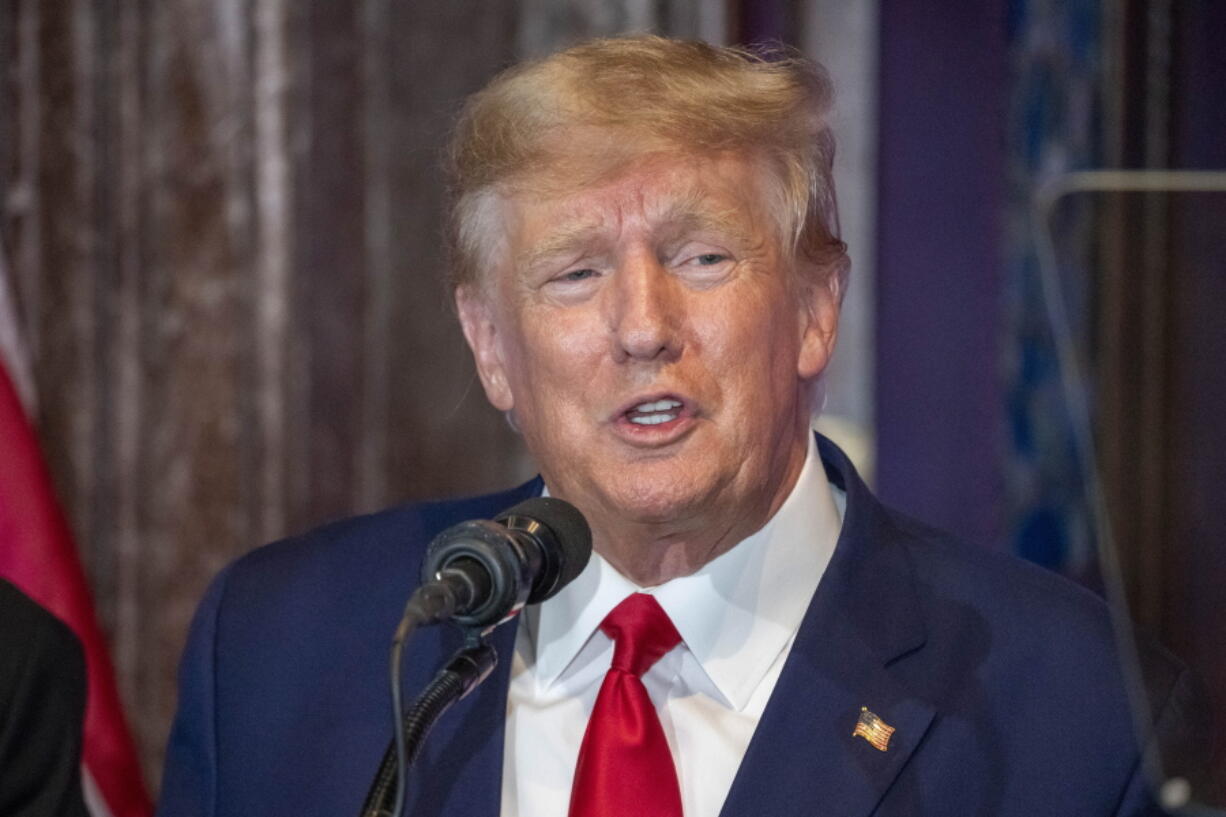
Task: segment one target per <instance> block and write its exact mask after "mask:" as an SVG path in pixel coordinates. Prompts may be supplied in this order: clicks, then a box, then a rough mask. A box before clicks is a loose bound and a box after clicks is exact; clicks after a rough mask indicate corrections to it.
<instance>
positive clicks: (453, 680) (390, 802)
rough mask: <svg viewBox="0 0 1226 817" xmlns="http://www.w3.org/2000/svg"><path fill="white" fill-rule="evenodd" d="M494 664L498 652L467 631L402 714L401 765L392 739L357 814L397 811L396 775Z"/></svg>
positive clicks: (388, 815) (380, 816)
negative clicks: (463, 643)
mask: <svg viewBox="0 0 1226 817" xmlns="http://www.w3.org/2000/svg"><path fill="white" fill-rule="evenodd" d="M497 663H498V654H497V653H496V652H495V651H494V648H493V647H491V646H490V645H489V644H486V643H485V642H484V641H483V640H482V638H481V634H480V632H479V631H478V630H470V631H469V632H468V635H467V639H466V643H465V645H464V646H463V647H461V648H460V649H459V650H457V651H456V652H455V654H454V655H452V656H451V659H450V660H449V661H448V662H447V664H446V666H444V667H443V668H442V669H441V670H439V672H438V674H437V675H435V676H434V679H433V680H432V681H430V683H429V684H428V685H427V686H426V688H425V689H424V690H422V692H421V694H420V695H418V696H417V699H416V700H414V701H413V705H412V706H411V707H410V708H409V711H408V712H407V713H406V714H405V716H404V721H403V722H402V723H401V725H400V728H401V732H402V735H403V740H404V753H405V761H404V767H403V768H401V769H397V768H396V767H397V762H396V756H397V752H396V741H395V740H392V741H391V743H389V744H388V747H387V751H385V752H384V753H383V762H382V763H380V764H379V771H378V772H377V773H376V774H375V779H374V782H373V783H372V784H371V787H370V792H369V793H368V794H367V795H366V802H365V803H363V804H362V812H361V817H392V815H395V814H397V808H398V805H399V804H398V803H397V802H396V801H397V783H398V780H399V777H400V775H401V774H407V773H408V770H409V767H410V766H412V765H413V761H414V760H416V759H417V755H418V753H419V752H420V751H421V747H422V744H423V743H424V742H425V739H426V737H427V735H429V734H430V730H431V729H432V728H433V726H434V724H435V722H436V721H438V719H439V718H440V717H442V715H443V713H444V712H446V711H447V710H448V709H450V708H451V705H452V704H454V703H455V702H456V701H458V700H460V699H461V698H463V697H464V696H465V695H467V694H468V693H469V692H470V691H472V689H473V688H474V687H475V686H477V684H479V683H481V682H482V681H484V680H485V679H486V677H488V676H489V674H490V672H491V671H492V670H493V669H494V666H495V665H496V664H497ZM400 788H401V789H403V788H404V786H400Z"/></svg>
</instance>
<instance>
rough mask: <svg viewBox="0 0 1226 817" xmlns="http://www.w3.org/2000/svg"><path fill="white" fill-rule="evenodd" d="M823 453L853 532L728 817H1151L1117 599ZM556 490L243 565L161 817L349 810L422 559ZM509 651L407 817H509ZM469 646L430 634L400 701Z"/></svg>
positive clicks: (174, 758) (419, 515) (206, 615)
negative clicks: (982, 540)
mask: <svg viewBox="0 0 1226 817" xmlns="http://www.w3.org/2000/svg"><path fill="white" fill-rule="evenodd" d="M820 450H821V454H822V459H823V462H824V464H825V467H826V471H827V473H828V475H829V477H830V480H831V481H832V483H834V484H835V485H838V486H839V487H841V488H843V489H844V490H845V491H846V492H847V510H846V515H845V518H844V522H843V530H842V534H841V536H840V538H839V542H838V546H837V547H836V550H835V554H834V557H833V559H832V561H831V563H830V566H829V568H828V569H827V572H826V574H825V576H824V577H823V578H822V580H821V583H820V586H819V587H818V589H817V592H816V594H815V595H814V597H813V600H812V602H811V604H810V606H809V610H808V612H807V614H806V616H805V619H804V622H803V624H802V626H801V629H800V631H799V634H798V636H797V638H796V641H795V644H794V646H793V648H792V651H791V654H790V656H789V658H788V660H787V664H786V666H785V668H784V670H783V673H782V675H781V677H780V679H779V682H778V684H777V686H776V688H775V691H774V694H773V695H772V697H771V700H770V702H769V704H768V706H767V708H766V711H765V712H764V713H763V716H762V720H761V722H760V723H759V725H758V728H757V731H756V732H755V733H754V736H753V739H752V741H751V743H750V746H749V749H748V751H747V752H746V755H745V757H744V760H743V762H742V764H741V767H740V770H739V772H738V774H737V776H736V779H735V781H734V783H733V785H732V789H731V791H730V792H729V795H728V799H727V801H726V803H725V805H724V809H723V814H724V815H726V816H727V817H734V815H736V816H738V817H739V816H740V815H745V816H746V817H748V815H838V817H866V816H867V815H881V816H882V817H884V816H885V815H942V816H944V815H984V816H985V817H987V816H989V815H990V816H991V817H1003V816H1004V815H1018V816H1019V817H1034V816H1035V815H1044V816H1045V817H1055V816H1057V815H1069V817H1094V816H1095V815H1114V814H1120V815H1135V814H1142V813H1149V812H1148V809H1149V808H1150V807H1149V805H1148V804H1149V798H1148V796H1147V794H1146V790H1145V786H1144V785H1143V783H1142V779H1141V776H1140V772H1139V764H1138V756H1139V753H1138V750H1137V747H1136V744H1135V741H1134V740H1133V735H1132V731H1131V726H1130V724H1131V721H1130V716H1129V710H1128V705H1127V700H1126V695H1125V690H1124V685H1123V682H1122V680H1121V677H1120V671H1119V669H1118V662H1117V660H1116V655H1115V650H1114V647H1113V646H1112V636H1111V627H1110V624H1109V621H1108V616H1107V611H1106V608H1105V607H1104V605H1103V604H1102V603H1101V602H1100V601H1099V600H1098V599H1097V598H1096V597H1094V596H1092V595H1091V594H1089V593H1087V592H1085V591H1083V590H1081V589H1079V588H1077V587H1075V586H1074V585H1072V584H1071V583H1069V582H1067V581H1065V580H1063V579H1061V578H1059V577H1057V576H1055V575H1053V574H1050V573H1047V572H1045V571H1043V570H1041V569H1039V568H1036V567H1033V566H1030V565H1027V564H1024V563H1022V562H1020V561H1017V560H1014V559H1011V558H1008V557H1004V556H1001V555H998V554H993V553H990V552H987V551H984V550H982V549H978V548H974V547H970V546H966V545H962V544H959V543H957V542H955V541H952V540H951V539H950V538H949V537H947V536H945V535H943V534H940V533H938V532H935V531H932V530H930V529H927V528H925V527H922V526H920V525H918V524H916V523H914V522H912V521H911V520H909V519H907V518H905V517H903V516H901V515H899V514H897V513H895V512H892V511H890V510H889V509H887V508H885V507H883V506H882V505H881V504H880V503H878V502H877V500H876V499H875V498H874V497H873V496H872V495H871V494H870V493H869V491H868V490H867V488H866V487H865V486H864V484H863V483H862V482H861V481H860V479H859V477H858V476H857V475H856V473H855V471H854V470H853V468H852V466H851V464H850V463H849V462H848V461H847V459H846V458H845V456H844V455H843V454H842V452H841V451H839V450H838V449H837V448H836V447H835V446H833V445H832V444H830V443H829V442H828V441H826V440H820ZM539 490H540V484H539V482H533V483H528V484H527V485H524V486H521V487H520V488H518V489H516V490H514V491H511V492H509V493H505V494H500V495H494V496H487V497H482V498H478V499H471V500H464V501H457V502H443V503H436V504H427V505H413V506H407V507H402V508H398V509H394V510H389V511H385V512H382V513H379V514H375V515H372V516H366V517H361V518H355V519H349V520H346V521H343V522H339V523H336V524H333V525H329V526H327V527H324V528H321V529H319V530H316V531H314V532H312V533H309V534H306V535H305V536H301V537H298V538H295V539H291V540H287V541H283V542H279V543H276V544H272V545H269V546H267V547H264V548H260V549H258V550H256V551H254V552H252V553H251V554H249V555H247V556H245V557H243V558H242V559H240V560H238V561H237V562H236V563H234V564H232V565H231V566H230V567H228V568H226V569H225V570H224V571H223V572H222V573H221V574H220V575H219V576H218V578H217V579H216V581H215V582H214V583H213V585H212V586H211V588H210V589H209V591H208V594H207V596H206V597H205V599H204V601H203V603H202V604H201V606H200V609H199V612H198V613H197V616H196V619H195V622H194V624H193V628H192V633H191V637H190V640H189V643H188V647H187V650H186V653H185V655H184V658H183V664H182V667H181V673H180V674H181V677H180V684H181V690H180V702H179V713H178V716H177V719H176V722H175V725H174V729H173V732H172V734H171V739H170V744H169V748H168V755H167V761H166V774H165V778H164V781H163V791H162V798H161V804H160V807H159V814H160V815H162V817H188V815H191V816H193V817H194V816H195V815H208V816H209V817H256V816H257V815H259V816H264V815H271V816H274V817H275V816H276V815H294V816H295V817H302V816H303V815H328V816H329V817H336V816H337V815H346V814H353V815H356V814H357V813H358V811H359V809H360V807H361V805H362V802H363V799H364V797H365V795H366V791H367V788H368V786H369V784H370V781H371V778H372V776H373V774H374V772H375V769H376V768H377V766H378V764H379V761H380V758H381V756H382V754H383V751H384V749H385V747H386V746H387V744H388V741H389V739H390V738H391V734H392V732H391V715H390V704H389V694H388V691H387V687H386V684H387V682H386V678H387V661H388V647H389V641H390V637H391V633H392V631H393V629H394V628H395V626H396V623H397V620H398V618H399V616H400V612H401V609H402V607H403V604H404V601H405V600H406V598H407V597H408V595H409V592H410V590H411V589H412V587H413V585H414V583H415V581H416V576H417V572H418V566H419V563H420V560H421V557H422V552H423V548H424V547H425V545H426V544H427V543H428V542H429V541H430V539H431V538H432V537H433V536H434V535H435V534H436V533H438V532H439V531H440V530H442V529H443V528H445V527H447V526H449V525H451V524H454V523H456V522H459V521H462V520H464V519H470V518H488V517H491V516H493V515H495V514H496V513H497V512H498V511H500V510H502V509H504V508H506V507H507V506H509V505H511V504H513V503H515V502H517V501H519V500H520V499H522V498H524V497H526V496H529V495H532V494H535V493H537V492H539ZM514 641H515V628H514V626H503V627H501V628H499V629H498V630H496V631H495V633H494V635H493V637H492V642H493V643H494V645H495V646H496V647H497V650H498V653H499V655H500V656H501V657H502V661H501V662H500V664H499V666H498V668H497V669H496V670H495V671H494V673H493V674H492V675H491V676H490V678H489V679H488V680H487V681H486V683H485V684H484V685H483V686H481V687H479V688H478V689H477V690H476V691H475V692H473V693H472V694H471V695H470V696H469V697H468V698H466V699H465V700H463V701H461V702H460V703H459V704H457V705H456V706H455V707H454V708H453V709H452V710H451V711H450V712H449V713H447V716H446V717H445V718H444V719H443V720H442V722H441V723H440V724H439V725H438V727H437V728H436V729H435V731H434V733H433V734H432V735H431V737H430V740H429V741H428V742H427V744H426V747H425V749H424V751H423V753H422V756H421V758H420V759H419V761H418V764H417V766H416V767H415V768H414V771H413V774H412V775H411V776H410V799H409V803H408V808H407V810H406V814H409V815H456V816H457V817H458V816H460V815H463V817H496V815H497V814H498V812H499V796H500V787H501V783H500V777H501V770H502V752H503V720H504V714H505V708H506V697H507V685H508V676H509V667H510V663H511V662H510V656H511V654H512V649H513V644H514ZM459 642H460V637H459V633H458V632H454V631H451V630H449V629H447V628H433V629H430V630H426V631H422V632H419V633H418V634H417V635H416V636H415V637H414V639H413V641H412V642H411V644H410V648H409V656H408V658H407V661H406V664H407V667H406V677H405V688H406V695H410V696H411V695H413V694H415V693H416V691H418V690H420V689H421V687H422V686H423V685H424V684H425V683H426V681H427V680H428V678H429V677H430V676H432V675H433V673H434V671H435V669H436V668H437V666H438V665H439V664H440V663H441V661H442V660H443V659H444V657H445V656H446V655H449V654H450V653H451V651H452V650H453V649H455V648H456V647H457V646H458V645H459ZM1172 681H1174V678H1172ZM1168 691H1169V690H1160V691H1159V692H1158V695H1159V697H1163V696H1165V695H1167V694H1168ZM861 707H867V708H868V709H870V710H872V711H873V712H875V713H877V715H879V716H880V717H881V718H882V719H883V720H885V721H886V722H887V723H888V724H890V725H892V726H893V727H894V728H895V730H896V731H895V732H894V734H893V737H892V738H891V740H890V742H889V744H888V748H887V750H886V751H884V752H883V751H880V750H878V749H876V748H874V747H873V746H871V745H870V744H869V743H868V742H867V741H866V740H864V739H863V738H861V737H854V736H853V734H852V733H853V730H854V727H855V724H856V721H857V717H858V716H859V714H860V711H861Z"/></svg>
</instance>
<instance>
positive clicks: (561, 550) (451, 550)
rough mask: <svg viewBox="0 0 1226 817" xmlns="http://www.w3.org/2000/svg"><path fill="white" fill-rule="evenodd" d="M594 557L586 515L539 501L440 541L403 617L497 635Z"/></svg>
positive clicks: (467, 525) (456, 529)
mask: <svg viewBox="0 0 1226 817" xmlns="http://www.w3.org/2000/svg"><path fill="white" fill-rule="evenodd" d="M591 555H592V531H591V529H590V528H588V524H587V520H585V519H584V518H583V515H582V514H581V513H579V511H578V510H577V509H576V508H575V507H574V506H573V505H571V504H570V503H569V502H564V501H562V500H561V499H557V498H555V497H534V498H533V499H529V500H526V501H524V502H521V503H519V504H518V505H516V506H514V507H512V508H509V509H507V510H505V511H503V512H502V513H500V514H499V515H498V516H496V517H495V518H494V520H493V521H487V520H484V519H476V520H470V521H468V522H461V523H460V524H458V525H454V526H453V527H450V528H448V529H447V530H445V531H443V532H442V533H440V534H439V535H438V536H436V537H435V538H434V541H433V542H431V543H430V546H429V547H428V548H427V549H426V558H425V560H424V561H423V563H422V566H421V580H422V585H421V587H419V588H418V589H417V592H416V593H414V594H413V598H412V599H410V600H409V604H408V606H407V607H406V608H405V615H406V617H407V616H412V618H413V619H415V621H416V623H418V624H429V623H433V622H437V621H443V620H446V619H451V620H453V621H455V622H456V623H458V624H460V625H462V626H464V627H477V628H481V629H491V628H493V627H495V626H497V625H498V624H501V623H502V622H504V621H506V620H507V619H508V618H510V617H511V616H513V615H514V614H515V613H517V612H518V611H519V610H520V609H521V608H522V607H523V606H524V605H525V604H537V603H538V602H542V601H544V600H545V599H547V598H550V597H551V596H553V595H554V594H555V593H557V592H558V591H559V590H561V589H562V588H563V587H564V586H566V585H567V584H569V583H570V582H572V581H574V579H575V578H576V577H577V576H578V575H579V574H580V573H581V572H583V568H584V567H585V566H587V562H588V559H589V558H590V557H591Z"/></svg>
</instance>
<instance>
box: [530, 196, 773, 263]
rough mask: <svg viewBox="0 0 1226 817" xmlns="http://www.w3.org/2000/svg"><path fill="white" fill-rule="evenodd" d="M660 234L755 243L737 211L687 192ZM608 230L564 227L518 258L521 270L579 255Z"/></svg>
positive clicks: (663, 220) (591, 224)
mask: <svg viewBox="0 0 1226 817" xmlns="http://www.w3.org/2000/svg"><path fill="white" fill-rule="evenodd" d="M657 221H658V224H659V226H658V228H657V232H658V233H661V234H663V235H664V236H665V237H666V238H677V237H681V236H684V235H688V234H690V233H695V232H715V233H720V234H723V235H726V236H728V237H729V239H731V240H732V241H733V242H736V243H737V244H739V245H740V246H741V247H749V246H751V245H752V244H753V239H752V236H751V232H750V229H749V225H748V223H747V221H748V219H746V218H745V217H744V215H743V214H741V213H740V212H739V211H738V210H736V209H734V208H725V209H716V208H713V207H712V206H711V203H710V200H709V199H708V198H707V197H705V196H703V195H702V194H700V193H698V192H697V191H688V192H686V193H684V194H682V195H681V196H678V197H677V198H675V199H673V200H672V201H671V202H669V203H668V205H667V207H666V208H665V209H664V210H663V212H662V213H661V214H660V216H659V217H658V219H657ZM604 229H605V223H604V222H603V221H602V220H600V219H593V218H581V219H577V220H575V221H574V222H571V223H564V224H562V225H561V226H559V227H558V228H557V229H556V230H554V231H553V232H552V233H550V234H549V235H547V236H545V237H544V238H542V239H541V240H540V241H538V242H536V243H535V244H534V245H533V246H532V247H529V248H527V249H525V250H524V251H522V252H520V253H519V254H518V255H517V256H516V258H515V265H516V267H517V268H518V269H521V270H528V271H531V270H533V269H536V268H537V267H538V266H540V265H542V264H544V263H546V262H548V261H550V260H552V259H555V258H558V257H564V256H569V255H578V254H580V253H581V252H582V251H583V250H584V249H585V248H587V247H590V246H591V245H592V244H594V243H596V242H597V241H598V240H599V239H600V237H601V234H602V232H603V231H604Z"/></svg>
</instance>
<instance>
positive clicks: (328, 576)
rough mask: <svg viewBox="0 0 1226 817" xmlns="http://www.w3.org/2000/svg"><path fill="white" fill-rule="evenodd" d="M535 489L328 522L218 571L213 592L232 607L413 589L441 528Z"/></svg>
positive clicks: (483, 513) (498, 507)
mask: <svg viewBox="0 0 1226 817" xmlns="http://www.w3.org/2000/svg"><path fill="white" fill-rule="evenodd" d="M537 491H539V483H538V482H537V481H535V480H534V481H532V482H529V483H526V484H524V485H521V486H519V487H517V488H515V489H513V490H511V491H507V492H503V493H496V494H487V495H484V496H478V497H467V498H462V499H452V500H439V501H432V502H421V503H407V504H403V505H398V506H395V507H392V508H388V509H385V510H382V511H377V512H375V513H370V514H364V515H361V516H353V517H348V518H345V519H340V520H337V521H335V522H330V523H328V524H325V525H322V526H320V527H318V528H315V529H313V530H310V531H308V532H306V533H302V534H299V535H296V536H292V537H288V538H286V539H282V540H279V541H276V542H272V543H270V544H267V545H263V546H261V547H258V548H256V549H254V550H252V551H250V552H249V553H247V554H245V555H244V556H241V557H239V558H238V559H236V560H235V561H234V562H232V563H231V564H230V565H229V566H227V567H226V568H225V569H224V570H223V571H222V572H221V573H220V574H219V575H218V577H217V579H216V580H215V584H216V585H220V587H215V588H214V590H213V592H214V593H216V594H217V595H219V596H221V595H224V597H225V605H224V606H226V607H231V606H233V605H235V604H243V605H249V604H254V605H261V604H281V603H284V602H285V596H287V595H290V596H295V597H302V596H307V597H312V598H313V599H314V600H315V601H316V602H326V601H328V600H329V599H334V600H337V601H338V602H339V601H340V600H341V599H343V598H345V597H351V596H353V595H354V594H360V593H361V592H362V589H363V588H375V587H383V586H386V585H388V584H389V583H394V584H395V586H396V587H399V588H403V589H404V590H405V591H406V592H407V590H408V588H410V587H412V586H413V585H414V584H416V580H417V573H416V571H417V568H418V565H419V564H420V562H421V558H422V556H423V554H424V553H425V549H426V546H427V545H428V544H429V543H430V541H431V540H432V539H433V538H434V537H435V536H436V535H437V534H438V533H439V532H440V531H442V530H444V529H446V528H448V527H450V526H451V525H454V524H456V523H458V522H461V521H464V520H466V519H473V518H488V517H490V516H494V515H496V514H497V513H498V512H499V511H501V510H503V509H504V508H506V507H507V506H509V505H512V504H514V503H515V502H518V501H520V500H521V499H523V498H524V497H527V496H531V495H533V494H534V493H535V492H537ZM218 601H219V602H220V601H221V599H220V598H219V599H218Z"/></svg>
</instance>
